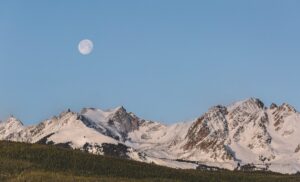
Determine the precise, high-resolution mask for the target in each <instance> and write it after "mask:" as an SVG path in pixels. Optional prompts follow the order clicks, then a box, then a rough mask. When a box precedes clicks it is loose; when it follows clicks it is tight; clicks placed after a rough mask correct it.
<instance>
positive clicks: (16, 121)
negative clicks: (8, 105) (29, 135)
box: [6, 115, 23, 126]
mask: <svg viewBox="0 0 300 182" xmlns="http://www.w3.org/2000/svg"><path fill="white" fill-rule="evenodd" d="M6 123H7V124H17V125H21V126H23V123H22V122H21V121H20V120H19V119H17V118H16V117H14V116H13V115H10V116H9V117H8V118H7V120H6Z"/></svg>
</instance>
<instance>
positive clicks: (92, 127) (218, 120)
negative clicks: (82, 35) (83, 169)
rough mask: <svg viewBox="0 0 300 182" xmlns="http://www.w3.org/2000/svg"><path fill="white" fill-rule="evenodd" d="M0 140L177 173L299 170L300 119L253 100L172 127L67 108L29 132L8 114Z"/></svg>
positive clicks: (287, 108) (290, 110) (289, 110)
mask: <svg viewBox="0 0 300 182" xmlns="http://www.w3.org/2000/svg"><path fill="white" fill-rule="evenodd" d="M0 140H9V141H17V142H27V143H40V144H49V145H58V146H62V147H68V148H72V149H79V150H83V151H87V152H89V153H93V154H97V155H109V156H115V157H120V158H125V159H132V160H136V161H141V162H146V163H154V164H157V165H162V166H168V167H172V168H182V169H196V168H197V169H202V170H218V169H229V170H263V171H273V172H279V173H288V174H293V173H297V172H298V171H300V113H299V112H297V111H296V109H295V108H294V107H292V106H291V105H289V104H282V105H278V106H277V105H276V104H272V105H271V106H270V107H266V106H265V105H264V103H263V102H262V101H260V100H259V99H256V98H250V99H247V100H244V101H239V102H236V103H233V104H231V105H229V106H221V105H218V106H215V107H212V108H211V109H209V110H208V111H207V112H206V113H204V114H203V115H202V116H200V117H199V118H197V119H195V120H193V121H189V122H183V123H178V124H173V125H164V124H161V123H159V122H154V121H149V120H144V119H141V118H139V117H137V116H136V115H135V114H134V113H131V112H127V111H126V109H125V108H123V107H117V108H114V109H110V110H105V111H103V110H100V109H95V108H84V109H82V111H81V112H80V113H76V112H72V111H70V110H67V111H65V112H62V113H61V114H60V115H59V116H54V117H52V118H50V119H48V120H45V121H42V122H41V123H39V124H37V125H33V126H24V125H23V124H22V122H21V121H19V120H18V119H16V118H14V117H13V116H12V117H10V118H8V119H7V120H6V121H3V122H1V123H0Z"/></svg>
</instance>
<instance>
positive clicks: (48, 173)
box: [0, 141, 300, 182]
mask: <svg viewBox="0 0 300 182" xmlns="http://www.w3.org/2000/svg"><path fill="white" fill-rule="evenodd" d="M0 181H118V182H119V181H125V182H127V181H144V182H148V181H166V182H169V181H199V182H201V181H204V182H209V181H211V182H217V181H218V182H227V181H228V182H234V181H238V182H243V181H257V182H264V181H266V182H267V181H274V182H276V181H282V182H283V181H284V182H288V181H291V182H293V181H295V182H296V181H300V177H298V176H289V175H280V174H275V173H258V172H257V173H243V172H230V171H222V172H201V171H196V170H177V169H170V168H167V167H161V166H157V165H151V164H145V163H140V162H135V161H130V160H123V159H117V158H112V157H103V156H96V155H91V154H88V153H84V152H81V151H74V150H69V149H64V148H58V147H55V146H49V145H39V144H25V143H13V142H5V141H2V142H0Z"/></svg>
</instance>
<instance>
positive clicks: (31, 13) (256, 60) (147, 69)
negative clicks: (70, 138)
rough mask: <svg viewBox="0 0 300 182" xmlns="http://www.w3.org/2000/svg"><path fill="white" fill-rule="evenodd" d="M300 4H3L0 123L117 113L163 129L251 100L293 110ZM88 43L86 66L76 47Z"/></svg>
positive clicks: (297, 101)
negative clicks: (65, 113)
mask: <svg viewBox="0 0 300 182" xmlns="http://www.w3.org/2000/svg"><path fill="white" fill-rule="evenodd" d="M299 8H300V1H296V0H294V1H293V0H289V1H276V0H264V1H261V0H254V1H238V0H237V1H192V0H191V1H175V0H164V1H161V0H153V1H140V0H135V1H132V0H129V1H121V0H120V1H96V0H94V1H67V0H65V1H51V0H49V1H38V0H36V1H32V0H28V1H21V0H20V1H15V0H6V1H1V2H0V40H1V43H0V83H1V89H0V118H1V119H5V118H6V117H7V116H8V115H9V114H14V115H15V116H16V117H18V118H19V119H21V120H22V121H23V122H24V123H25V124H33V123H37V122H38V121H41V120H43V119H46V118H49V117H51V116H52V115H54V114H59V113H60V112H61V111H62V110H65V109H67V108H71V109H72V110H75V111H80V109H81V108H83V107H97V108H103V109H105V108H110V107H116V106H118V105H124V106H125V107H126V108H127V110H128V111H133V112H135V113H136V114H137V115H138V116H140V117H143V118H146V119H152V120H158V121H163V122H164V123H172V122H178V121H182V120H187V119H192V118H194V117H197V116H199V115H201V114H202V113H203V112H205V111H206V110H207V109H208V108H209V107H211V106H213V105H216V104H224V105H226V104H229V103H231V102H234V101H237V100H241V99H245V98H248V97H258V98H260V99H262V100H263V101H264V102H265V103H266V104H270V103H271V102H276V103H278V104H280V103H282V102H288V103H290V104H291V105H293V106H295V107H296V108H297V109H299V108H300V84H299V70H300V11H299ZM84 38H88V39H91V40H92V41H93V42H94V50H93V52H92V53H91V54H90V55H88V56H83V55H81V54H79V52H78V50H77V45H78V42H79V41H80V40H82V39H84Z"/></svg>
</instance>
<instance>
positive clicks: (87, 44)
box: [78, 39, 94, 55]
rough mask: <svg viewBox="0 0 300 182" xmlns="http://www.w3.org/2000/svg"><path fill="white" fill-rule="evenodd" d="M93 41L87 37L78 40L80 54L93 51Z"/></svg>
mask: <svg viewBox="0 0 300 182" xmlns="http://www.w3.org/2000/svg"><path fill="white" fill-rule="evenodd" d="M93 47H94V45H93V42H92V41H91V40H89V39H84V40H82V41H80V42H79V44H78V50H79V52H80V53H81V54H82V55H88V54H90V53H91V52H92V51H93Z"/></svg>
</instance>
